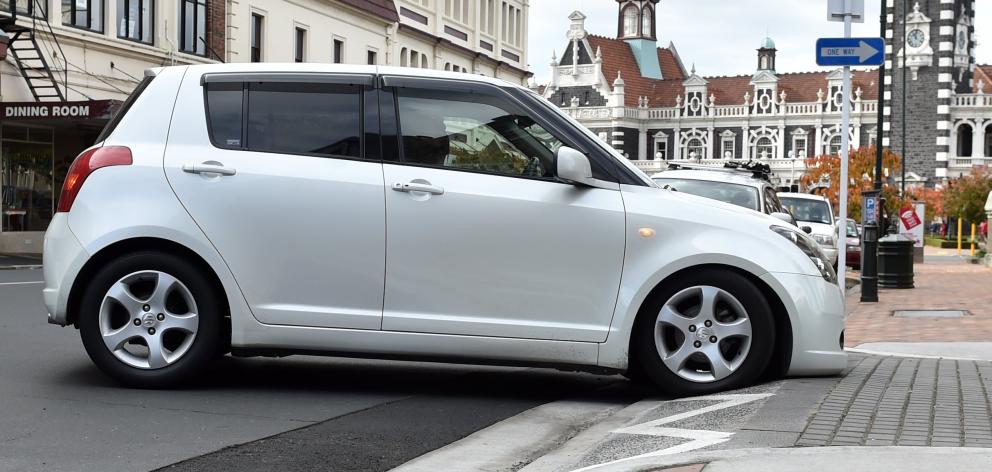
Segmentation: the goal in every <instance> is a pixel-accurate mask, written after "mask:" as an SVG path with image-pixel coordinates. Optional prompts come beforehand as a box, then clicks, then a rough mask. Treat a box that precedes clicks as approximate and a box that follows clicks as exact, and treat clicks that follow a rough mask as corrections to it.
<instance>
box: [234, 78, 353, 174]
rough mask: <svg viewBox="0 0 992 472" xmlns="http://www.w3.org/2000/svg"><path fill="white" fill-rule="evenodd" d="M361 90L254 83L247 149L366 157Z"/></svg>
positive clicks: (249, 104)
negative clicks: (363, 149) (364, 155)
mask: <svg viewBox="0 0 992 472" xmlns="http://www.w3.org/2000/svg"><path fill="white" fill-rule="evenodd" d="M361 90H362V89H361V87H360V86H357V85H342V84H324V83H313V84H301V83H281V82H276V83H252V84H249V85H248V127H247V140H246V141H247V142H246V145H247V147H248V149H249V150H251V151H262V152H278V153H285V154H306V155H316V156H339V157H353V158H360V157H362V150H361V142H362V140H361V135H362V113H361V110H362V100H361V96H362V95H361Z"/></svg>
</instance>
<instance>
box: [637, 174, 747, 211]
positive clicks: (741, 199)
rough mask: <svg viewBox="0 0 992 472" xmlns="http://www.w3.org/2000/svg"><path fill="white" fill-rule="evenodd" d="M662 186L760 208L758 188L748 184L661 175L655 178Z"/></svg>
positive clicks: (742, 205)
mask: <svg viewBox="0 0 992 472" xmlns="http://www.w3.org/2000/svg"><path fill="white" fill-rule="evenodd" d="M654 181H655V182H657V183H658V185H659V186H661V187H666V186H667V187H669V188H671V189H673V190H677V191H679V192H685V193H690V194H693V195H698V196H700V197H706V198H712V199H713V200H719V201H721V202H726V203H730V204H733V205H737V206H740V207H744V208H748V209H751V210H759V208H758V189H756V188H754V187H748V186H747V185H738V184H728V183H726V182H714V181H710V180H693V179H672V178H666V177H659V178H656V179H654Z"/></svg>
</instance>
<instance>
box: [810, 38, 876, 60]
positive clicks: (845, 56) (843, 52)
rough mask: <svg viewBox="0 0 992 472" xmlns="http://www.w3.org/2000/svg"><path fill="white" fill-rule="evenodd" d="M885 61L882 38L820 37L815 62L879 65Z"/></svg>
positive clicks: (817, 41) (817, 42)
mask: <svg viewBox="0 0 992 472" xmlns="http://www.w3.org/2000/svg"><path fill="white" fill-rule="evenodd" d="M883 62H885V41H883V40H882V38H820V39H818V40H816V63H817V64H819V65H821V66H880V65H882V63H883Z"/></svg>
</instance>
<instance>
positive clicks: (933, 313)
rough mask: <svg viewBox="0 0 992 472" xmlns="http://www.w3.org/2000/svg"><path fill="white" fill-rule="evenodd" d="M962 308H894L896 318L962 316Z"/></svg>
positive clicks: (963, 312)
mask: <svg viewBox="0 0 992 472" xmlns="http://www.w3.org/2000/svg"><path fill="white" fill-rule="evenodd" d="M967 314H968V313H967V312H965V311H964V310H896V312H895V317H896V318H962V317H964V316H965V315H967Z"/></svg>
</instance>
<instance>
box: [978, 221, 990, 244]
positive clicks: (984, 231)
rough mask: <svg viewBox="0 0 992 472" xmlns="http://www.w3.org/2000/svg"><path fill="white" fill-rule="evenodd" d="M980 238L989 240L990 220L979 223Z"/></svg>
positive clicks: (983, 240) (984, 240)
mask: <svg viewBox="0 0 992 472" xmlns="http://www.w3.org/2000/svg"><path fill="white" fill-rule="evenodd" d="M978 239H979V240H981V241H982V242H986V241H988V240H989V220H985V221H983V222H982V224H980V225H978Z"/></svg>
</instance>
